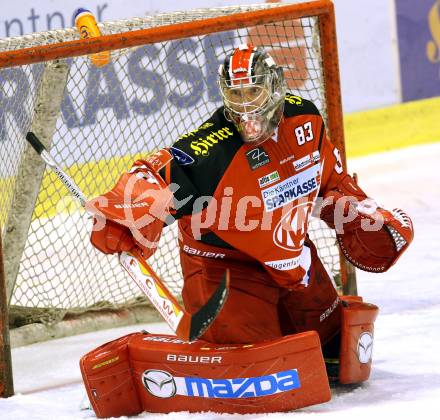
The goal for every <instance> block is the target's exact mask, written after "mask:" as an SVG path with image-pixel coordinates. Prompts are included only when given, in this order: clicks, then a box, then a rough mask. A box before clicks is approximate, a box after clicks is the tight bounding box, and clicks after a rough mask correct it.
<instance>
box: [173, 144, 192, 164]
mask: <svg viewBox="0 0 440 420" xmlns="http://www.w3.org/2000/svg"><path fill="white" fill-rule="evenodd" d="M170 152H171V154H172V155H173V157H174V159H176V161H177V163H178V164H179V165H180V166H186V165H191V164H193V163H194V158H193V157H191V156H190V155H189V154H188V153H185V152H184V151H183V150H180V149H178V148H177V147H174V146H173V147H171V149H170Z"/></svg>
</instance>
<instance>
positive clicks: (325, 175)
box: [320, 127, 349, 196]
mask: <svg viewBox="0 0 440 420" xmlns="http://www.w3.org/2000/svg"><path fill="white" fill-rule="evenodd" d="M323 130H324V133H323V138H322V144H321V150H320V154H321V170H322V174H321V189H320V196H324V195H325V194H326V193H327V192H328V191H331V190H334V189H335V188H337V186H338V184H340V183H341V182H342V180H343V179H344V178H345V177H347V176H349V175H348V174H347V172H346V171H345V170H344V167H343V165H342V159H341V154H340V152H339V149H338V148H337V147H335V146H334V145H333V144H332V143H331V141H330V140H329V138H328V137H327V134H326V129H325V127H324V128H323Z"/></svg>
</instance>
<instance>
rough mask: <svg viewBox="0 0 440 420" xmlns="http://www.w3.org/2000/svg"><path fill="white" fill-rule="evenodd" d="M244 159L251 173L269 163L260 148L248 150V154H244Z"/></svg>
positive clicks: (266, 155) (267, 156)
mask: <svg viewBox="0 0 440 420" xmlns="http://www.w3.org/2000/svg"><path fill="white" fill-rule="evenodd" d="M246 158H247V161H248V163H249V167H250V168H251V170H253V171H254V170H255V169H258V168H261V167H262V166H264V165H267V164H268V163H269V162H270V158H269V155H268V154H267V153H266V151H265V150H264V149H263V148H262V147H261V146H260V147H256V148H255V149H252V150H249V152H247V153H246Z"/></svg>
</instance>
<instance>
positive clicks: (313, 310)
mask: <svg viewBox="0 0 440 420" xmlns="http://www.w3.org/2000/svg"><path fill="white" fill-rule="evenodd" d="M307 245H308V246H309V247H310V251H311V261H312V262H311V270H310V279H309V284H308V286H307V287H305V288H304V289H302V290H299V291H292V292H289V291H288V290H287V289H284V288H281V287H280V286H278V285H277V284H276V283H275V281H274V280H273V279H272V278H271V277H270V276H269V275H268V274H267V272H266V271H265V270H264V269H263V268H262V266H261V265H260V264H259V263H258V262H256V261H255V260H252V259H250V258H249V257H246V256H244V255H243V254H242V253H240V252H238V251H235V250H229V249H223V248H217V247H207V246H206V245H204V244H200V242H196V241H194V240H190V239H189V238H187V237H186V235H184V243H183V244H182V243H181V251H180V258H181V264H182V271H183V276H184V287H183V291H182V296H183V301H184V304H185V307H186V309H187V310H188V311H190V312H195V311H197V310H198V309H199V308H200V307H201V306H202V305H204V304H205V303H206V302H207V300H208V298H209V297H210V296H211V294H212V293H213V292H214V290H215V288H216V287H217V286H218V284H219V282H220V280H221V278H222V276H223V274H224V272H225V270H226V269H227V268H228V269H229V270H230V277H231V283H230V290H229V297H228V299H227V301H226V303H225V306H224V307H223V309H222V310H221V312H220V314H219V315H218V317H217V319H216V320H215V321H214V322H213V324H212V326H211V327H210V328H209V329H208V330H207V331H206V333H205V334H204V335H203V337H202V338H203V339H204V340H206V341H210V342H214V343H257V342H259V341H263V340H268V339H274V338H277V337H281V336H283V335H287V334H294V333H300V332H304V331H310V330H315V331H317V332H318V334H319V337H320V339H321V344H322V345H325V344H326V343H328V342H329V341H330V340H331V338H332V337H334V336H336V335H337V333H338V332H339V329H340V322H341V302H340V300H339V298H338V295H337V292H336V290H335V288H334V287H333V283H332V281H331V280H330V278H329V276H328V274H327V272H326V270H325V268H324V267H323V265H322V263H321V261H320V260H319V257H318V255H317V252H316V248H315V247H314V245H313V244H312V243H311V242H310V241H308V242H307Z"/></svg>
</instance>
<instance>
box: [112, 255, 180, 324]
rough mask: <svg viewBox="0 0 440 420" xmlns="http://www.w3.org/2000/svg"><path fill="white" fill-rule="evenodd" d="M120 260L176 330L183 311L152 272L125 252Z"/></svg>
mask: <svg viewBox="0 0 440 420" xmlns="http://www.w3.org/2000/svg"><path fill="white" fill-rule="evenodd" d="M119 261H120V262H121V264H122V266H123V267H124V268H125V270H126V271H127V272H128V274H129V275H130V276H131V278H132V279H133V280H134V281H135V282H136V284H137V285H138V286H139V287H140V288H141V290H142V291H143V292H144V293H145V294H146V295H147V297H148V298H149V300H150V301H151V302H152V303H153V305H154V306H155V307H156V309H157V310H158V311H159V312H160V314H161V315H162V317H163V318H164V319H165V321H166V322H167V323H168V325H169V326H170V327H171V328H172V329H173V330H174V331H176V330H177V327H178V326H179V323H180V321H181V319H182V317H183V311H181V310H179V308H177V307H176V306H174V304H173V302H171V301H170V300H169V299H168V298H167V296H166V295H165V292H164V291H163V290H162V288H161V287H160V286H159V285H158V284H157V283H156V282H155V280H154V278H153V277H152V276H151V274H150V273H149V272H148V271H147V270H146V269H145V268H144V267H143V266H142V265H141V263H139V262H138V261H137V260H136V258H134V257H133V256H131V255H130V254H128V253H126V252H123V253H121V254H120V255H119Z"/></svg>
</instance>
